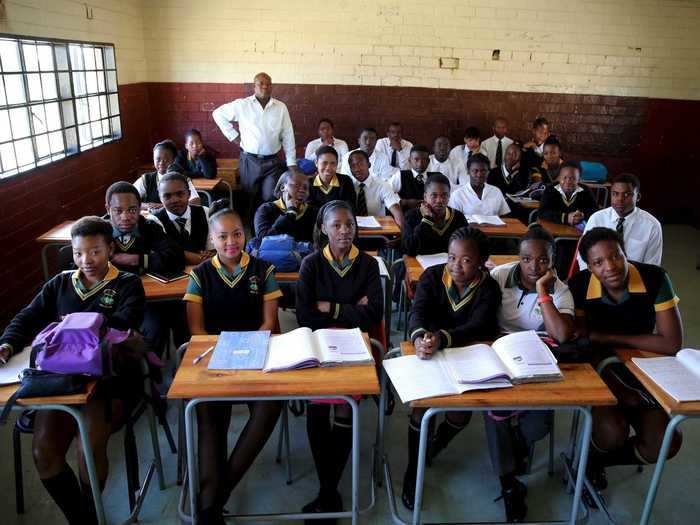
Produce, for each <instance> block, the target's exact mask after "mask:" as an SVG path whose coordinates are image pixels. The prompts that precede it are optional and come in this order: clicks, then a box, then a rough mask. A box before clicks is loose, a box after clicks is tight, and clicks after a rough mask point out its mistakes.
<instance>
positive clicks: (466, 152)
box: [450, 126, 491, 170]
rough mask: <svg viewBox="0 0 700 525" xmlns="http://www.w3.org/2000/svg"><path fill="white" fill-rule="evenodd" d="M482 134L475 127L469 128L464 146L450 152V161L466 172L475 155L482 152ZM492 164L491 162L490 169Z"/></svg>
mask: <svg viewBox="0 0 700 525" xmlns="http://www.w3.org/2000/svg"><path fill="white" fill-rule="evenodd" d="M480 148H481V134H480V133H479V129H478V128H475V127H474V126H469V127H468V128H467V129H466V130H465V131H464V144H459V145H458V146H455V147H454V148H452V150H450V160H451V161H452V163H453V164H454V165H455V166H458V168H459V169H464V170H466V166H467V162H468V161H469V159H470V158H472V156H473V155H476V154H477V153H479V152H480ZM490 167H491V163H490V161H489V168H490Z"/></svg>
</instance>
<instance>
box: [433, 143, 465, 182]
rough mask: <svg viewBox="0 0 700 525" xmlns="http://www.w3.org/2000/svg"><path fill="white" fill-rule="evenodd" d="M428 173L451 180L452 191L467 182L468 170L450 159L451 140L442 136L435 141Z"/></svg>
mask: <svg viewBox="0 0 700 525" xmlns="http://www.w3.org/2000/svg"><path fill="white" fill-rule="evenodd" d="M428 171H430V172H432V173H435V172H438V173H442V174H443V175H444V176H445V177H447V178H448V179H449V180H450V186H451V189H452V190H455V189H457V186H459V185H460V184H465V183H466V182H467V170H466V168H463V167H462V165H461V164H455V163H454V162H453V161H452V160H451V159H450V139H449V138H447V137H446V136H445V135H440V136H439V137H437V138H436V139H435V140H434V141H433V154H432V155H430V163H429V164H428Z"/></svg>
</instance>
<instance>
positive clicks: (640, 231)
mask: <svg viewBox="0 0 700 525" xmlns="http://www.w3.org/2000/svg"><path fill="white" fill-rule="evenodd" d="M639 189H640V184H639V179H638V178H637V176H636V175H632V174H631V173H621V174H620V175H618V176H617V177H615V178H614V179H613V181H612V186H611V187H610V207H609V208H605V209H603V210H600V211H597V212H595V213H594V214H593V215H591V218H590V219H588V222H587V223H586V228H585V229H584V232H583V233H586V232H587V231H588V230H590V229H592V228H595V227H599V226H602V227H604V228H610V229H611V230H615V231H617V233H619V234H620V236H621V237H622V239H623V242H624V249H625V254H626V255H627V258H628V259H630V260H632V261H637V262H641V263H647V264H655V265H657V266H660V265H661V255H662V253H663V233H662V231H661V223H660V222H659V221H658V220H657V219H656V217H654V216H653V215H652V214H651V213H649V212H647V211H644V210H642V209H640V208H637V203H638V202H639V199H640V198H641V196H642V194H641V193H640V192H639ZM578 263H579V267H580V268H582V269H584V268H586V263H585V262H584V261H583V259H581V256H580V255H579V256H578Z"/></svg>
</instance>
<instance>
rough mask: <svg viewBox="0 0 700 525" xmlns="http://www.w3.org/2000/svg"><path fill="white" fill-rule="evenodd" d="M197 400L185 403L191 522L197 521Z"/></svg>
mask: <svg viewBox="0 0 700 525" xmlns="http://www.w3.org/2000/svg"><path fill="white" fill-rule="evenodd" d="M198 401H199V400H197V399H190V400H189V401H188V402H187V405H185V449H186V451H187V486H188V488H189V493H190V516H191V517H192V523H197V494H199V469H198V468H197V465H196V464H195V462H196V461H197V451H196V450H195V443H194V438H195V432H196V429H195V426H196V424H197V414H196V412H195V410H196V408H197V405H198V404H199V402H198Z"/></svg>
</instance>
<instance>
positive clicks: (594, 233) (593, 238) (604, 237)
mask: <svg viewBox="0 0 700 525" xmlns="http://www.w3.org/2000/svg"><path fill="white" fill-rule="evenodd" d="M602 241H612V242H616V243H617V244H619V245H620V248H622V251H623V253H624V251H625V247H624V246H625V245H624V243H623V242H622V237H621V236H620V234H619V233H617V232H616V231H615V230H612V229H610V228H603V227H600V226H599V227H596V228H591V229H590V230H588V231H587V232H586V233H584V234H583V237H581V241H580V242H579V243H578V253H579V254H581V258H582V259H583V260H584V261H586V262H588V252H589V251H590V250H591V248H593V246H595V245H596V244H597V243H599V242H602Z"/></svg>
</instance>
